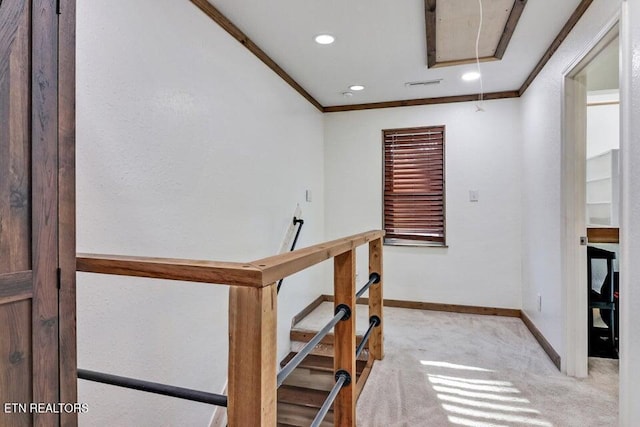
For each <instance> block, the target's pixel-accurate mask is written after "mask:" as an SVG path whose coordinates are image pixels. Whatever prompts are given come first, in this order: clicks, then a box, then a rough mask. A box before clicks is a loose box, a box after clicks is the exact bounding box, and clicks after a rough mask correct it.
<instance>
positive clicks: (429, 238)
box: [383, 126, 445, 246]
mask: <svg viewBox="0 0 640 427" xmlns="http://www.w3.org/2000/svg"><path fill="white" fill-rule="evenodd" d="M444 131H445V127H444V126H431V127H419V128H407V129H391V130H384V131H383V144H384V185H383V200H384V219H383V221H384V224H383V227H384V229H385V231H386V236H385V243H389V244H418V245H420V244H425V245H442V246H444V245H445V190H444V184H445V167H444Z"/></svg>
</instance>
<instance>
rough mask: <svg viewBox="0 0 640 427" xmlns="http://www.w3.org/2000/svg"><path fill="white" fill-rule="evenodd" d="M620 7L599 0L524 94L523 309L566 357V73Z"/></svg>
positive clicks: (609, 0) (608, 1)
mask: <svg viewBox="0 0 640 427" xmlns="http://www.w3.org/2000/svg"><path fill="white" fill-rule="evenodd" d="M619 7H620V2H619V1H612V0H595V1H594V2H593V3H592V5H591V6H590V7H589V9H588V10H587V11H586V13H585V14H584V16H583V17H582V19H581V20H580V21H579V22H578V24H577V25H576V26H575V27H574V29H573V30H572V31H571V33H570V34H569V36H568V37H567V38H566V40H565V41H564V43H563V44H562V45H561V46H560V48H559V49H558V50H557V51H556V53H555V54H554V55H553V57H552V58H551V59H550V60H549V62H548V63H547V65H546V66H545V67H544V69H543V70H542V71H541V72H540V74H539V75H538V77H537V78H536V79H535V80H534V82H533V84H532V85H531V86H530V87H529V89H528V90H527V91H526V92H525V94H524V95H523V97H522V98H521V101H522V110H521V111H522V123H523V133H522V145H523V153H522V158H523V160H524V162H523V167H522V194H523V206H522V214H523V217H522V225H523V232H522V242H523V249H522V260H523V265H522V272H523V299H522V308H523V310H524V311H525V312H526V313H527V315H528V316H529V317H530V318H531V320H532V321H533V322H534V324H535V325H536V326H537V327H538V329H540V331H541V332H542V333H543V335H544V336H545V337H546V338H547V340H548V341H549V342H550V343H551V345H552V346H553V347H554V348H555V350H556V351H558V352H559V353H560V355H561V356H563V355H564V351H565V348H564V342H563V337H562V335H563V325H564V323H563V322H564V318H563V316H564V307H565V306H564V302H563V301H562V282H561V276H562V271H561V240H560V236H561V221H562V213H561V199H560V189H561V186H560V184H561V149H562V99H563V95H562V80H563V72H564V71H565V69H566V68H567V67H568V66H569V64H571V63H572V61H573V60H574V59H576V58H577V57H578V56H579V55H580V54H581V52H582V51H583V49H584V48H585V47H586V46H587V44H588V43H589V42H591V41H592V39H593V38H594V37H595V36H596V35H597V34H598V33H599V32H600V30H601V29H602V28H603V27H604V26H605V25H606V23H607V22H608V21H610V20H611V18H613V16H614V15H615V14H616V13H617V11H618V10H619ZM538 294H540V295H541V296H542V301H543V303H542V311H541V312H538V311H537V295H538Z"/></svg>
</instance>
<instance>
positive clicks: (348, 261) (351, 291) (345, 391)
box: [333, 249, 356, 427]
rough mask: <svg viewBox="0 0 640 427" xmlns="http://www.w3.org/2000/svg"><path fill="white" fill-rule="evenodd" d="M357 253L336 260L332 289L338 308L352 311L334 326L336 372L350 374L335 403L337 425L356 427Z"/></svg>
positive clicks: (351, 251) (334, 416)
mask: <svg viewBox="0 0 640 427" xmlns="http://www.w3.org/2000/svg"><path fill="white" fill-rule="evenodd" d="M355 256H356V254H355V250H353V249H352V250H350V251H348V252H344V253H342V254H340V255H338V256H336V257H335V258H334V267H333V286H334V295H335V299H334V301H335V307H338V306H339V305H340V304H345V305H347V306H349V308H350V309H351V316H350V317H349V319H347V320H342V321H340V322H338V324H337V325H336V326H335V341H334V352H335V353H334V354H335V356H334V363H333V367H334V372H337V371H338V370H343V371H347V372H348V373H349V374H350V375H351V383H350V384H349V385H347V386H344V387H342V389H341V390H340V393H339V394H338V397H337V398H336V400H335V402H334V404H333V424H334V425H335V426H341V427H345V426H355V425H356V424H355V421H356V416H355V415H356V311H355V309H356V282H355V278H356V258H355Z"/></svg>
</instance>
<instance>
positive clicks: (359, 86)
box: [349, 85, 364, 90]
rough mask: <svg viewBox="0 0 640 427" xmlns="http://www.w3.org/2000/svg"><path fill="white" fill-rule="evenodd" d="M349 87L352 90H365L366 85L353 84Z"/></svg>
mask: <svg viewBox="0 0 640 427" xmlns="http://www.w3.org/2000/svg"><path fill="white" fill-rule="evenodd" d="M349 89H351V90H363V89H364V86H362V85H353V86H349Z"/></svg>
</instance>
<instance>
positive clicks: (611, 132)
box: [587, 90, 620, 159]
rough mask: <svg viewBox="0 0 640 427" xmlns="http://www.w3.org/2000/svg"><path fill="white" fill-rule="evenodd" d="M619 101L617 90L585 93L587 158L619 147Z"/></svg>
mask: <svg viewBox="0 0 640 427" xmlns="http://www.w3.org/2000/svg"><path fill="white" fill-rule="evenodd" d="M619 101H620V93H619V91H617V90H615V91H597V92H590V93H589V94H588V95H587V102H588V103H589V104H593V105H588V106H587V159H588V158H591V157H594V156H597V155H598V154H602V153H605V152H607V151H609V150H613V149H617V148H620V104H619ZM599 103H600V104H601V105H598V104H599ZM602 103H604V104H602Z"/></svg>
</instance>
